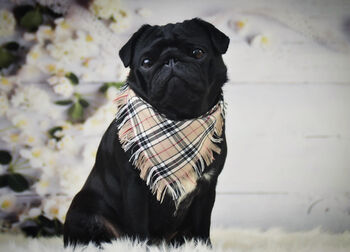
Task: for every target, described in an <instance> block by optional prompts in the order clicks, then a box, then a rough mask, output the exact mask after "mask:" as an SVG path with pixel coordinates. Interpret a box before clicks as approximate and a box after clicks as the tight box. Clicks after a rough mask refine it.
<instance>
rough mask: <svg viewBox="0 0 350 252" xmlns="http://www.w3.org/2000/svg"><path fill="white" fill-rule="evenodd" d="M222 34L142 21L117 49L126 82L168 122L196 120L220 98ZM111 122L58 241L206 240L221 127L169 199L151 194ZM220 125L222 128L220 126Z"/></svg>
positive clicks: (190, 24) (199, 26)
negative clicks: (187, 186) (198, 167)
mask: <svg viewBox="0 0 350 252" xmlns="http://www.w3.org/2000/svg"><path fill="white" fill-rule="evenodd" d="M228 45H229V38H228V37H227V36H226V35H225V34H224V33H222V32H221V31H219V30H218V29H217V28H215V27H214V26H213V25H212V24H210V23H207V22H205V21H203V20H201V19H199V18H195V19H192V20H186V21H184V22H182V23H176V24H167V25H164V26H150V25H143V26H142V27H141V28H140V29H139V30H138V31H137V32H136V33H134V34H133V36H132V37H131V38H130V40H129V41H128V42H127V43H126V44H125V45H124V46H123V47H122V49H121V50H120V52H119V55H120V58H121V60H122V61H123V63H124V65H125V67H130V73H129V76H128V78H127V83H128V85H129V87H130V88H131V89H132V90H133V91H134V93H135V94H136V95H137V96H139V97H141V98H142V99H143V100H144V101H146V102H147V103H149V104H151V105H152V106H153V107H154V108H155V109H156V110H157V111H159V112H160V113H162V114H163V115H165V116H166V117H167V118H169V119H171V120H186V119H191V118H197V117H199V116H201V115H203V114H205V113H206V112H208V111H209V110H210V109H211V108H212V107H213V106H214V105H215V104H217V103H218V101H219V100H220V99H222V86H223V85H224V83H225V82H226V81H227V69H226V66H225V64H224V62H223V59H222V54H224V53H225V52H226V50H227V48H228ZM117 126H118V125H117V122H116V120H114V121H113V122H112V123H111V124H110V126H109V128H108V129H107V131H106V132H105V134H104V136H103V137H102V140H101V143H100V145H99V149H98V152H97V156H96V162H95V165H94V167H93V169H92V171H91V173H90V175H89V177H88V179H87V181H86V183H85V185H84V186H83V188H82V189H81V191H80V192H79V193H78V194H77V195H76V196H75V197H74V199H73V201H72V203H71V206H70V208H69V210H68V213H67V216H66V221H65V223H64V245H65V246H68V245H73V246H75V245H77V244H87V243H89V242H93V243H95V244H96V245H100V244H101V243H102V242H110V241H112V240H114V239H116V238H118V237H131V238H133V239H140V240H147V241H149V242H150V243H156V242H158V241H161V240H162V241H164V240H165V241H167V242H169V243H171V244H182V243H183V242H184V241H185V239H195V240H198V241H204V242H208V243H210V237H209V233H210V222H211V212H212V208H213V205H214V201H215V188H216V184H217V179H218V175H219V174H220V172H221V170H222V168H223V166H224V163H225V159H226V153H227V146H226V140H225V133H224V128H223V133H222V135H221V138H222V141H221V142H220V143H218V147H219V148H220V149H221V152H220V154H217V153H214V161H213V162H212V163H211V164H210V165H206V166H205V169H204V172H203V173H202V174H201V175H200V176H199V178H198V180H197V185H196V188H195V190H193V191H191V193H189V194H187V195H186V197H184V199H183V200H182V201H181V202H180V203H179V204H178V205H177V204H176V203H175V201H174V200H173V198H172V197H171V196H170V195H165V197H164V200H163V201H162V202H160V201H158V200H157V199H156V197H155V195H154V194H152V192H151V190H150V189H149V187H148V186H147V185H146V183H145V181H144V180H142V179H141V178H140V171H139V170H138V169H136V168H135V167H134V166H133V164H132V163H131V162H130V161H129V159H130V155H131V153H129V152H128V151H126V152H125V151H124V150H123V149H122V146H121V143H120V140H119V139H118V128H117ZM223 127H224V126H223Z"/></svg>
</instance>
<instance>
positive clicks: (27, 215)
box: [19, 207, 41, 222]
mask: <svg viewBox="0 0 350 252" xmlns="http://www.w3.org/2000/svg"><path fill="white" fill-rule="evenodd" d="M40 214H41V208H38V207H33V208H31V209H29V211H27V212H23V213H21V214H20V215H19V221H20V222H22V221H25V220H26V219H32V218H35V217H38V216H39V215H40Z"/></svg>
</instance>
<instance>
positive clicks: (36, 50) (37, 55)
mask: <svg viewBox="0 0 350 252" xmlns="http://www.w3.org/2000/svg"><path fill="white" fill-rule="evenodd" d="M44 54H45V51H44V50H43V48H42V46H41V45H40V44H36V45H34V46H33V47H32V48H30V51H29V52H28V54H27V56H26V61H27V64H32V65H35V64H37V62H38V60H39V59H41V58H42V57H43V55H44ZM40 64H42V62H40Z"/></svg>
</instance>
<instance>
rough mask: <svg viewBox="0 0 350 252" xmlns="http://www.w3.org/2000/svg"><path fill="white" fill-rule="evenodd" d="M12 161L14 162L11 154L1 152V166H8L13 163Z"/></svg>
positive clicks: (4, 151)
mask: <svg viewBox="0 0 350 252" xmlns="http://www.w3.org/2000/svg"><path fill="white" fill-rule="evenodd" d="M11 161H12V156H11V154H10V152H8V151H6V150H0V164H2V165H7V164H9V163H11Z"/></svg>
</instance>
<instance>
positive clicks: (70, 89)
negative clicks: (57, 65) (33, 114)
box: [48, 76, 74, 98]
mask: <svg viewBox="0 0 350 252" xmlns="http://www.w3.org/2000/svg"><path fill="white" fill-rule="evenodd" d="M48 82H49V83H50V84H51V85H53V90H54V91H55V93H57V94H60V95H62V96H63V97H65V98H68V97H71V96H72V95H73V93H74V86H73V85H72V84H71V83H70V81H69V80H68V79H67V78H66V77H64V76H62V77H59V76H53V77H51V78H50V79H48Z"/></svg>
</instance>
